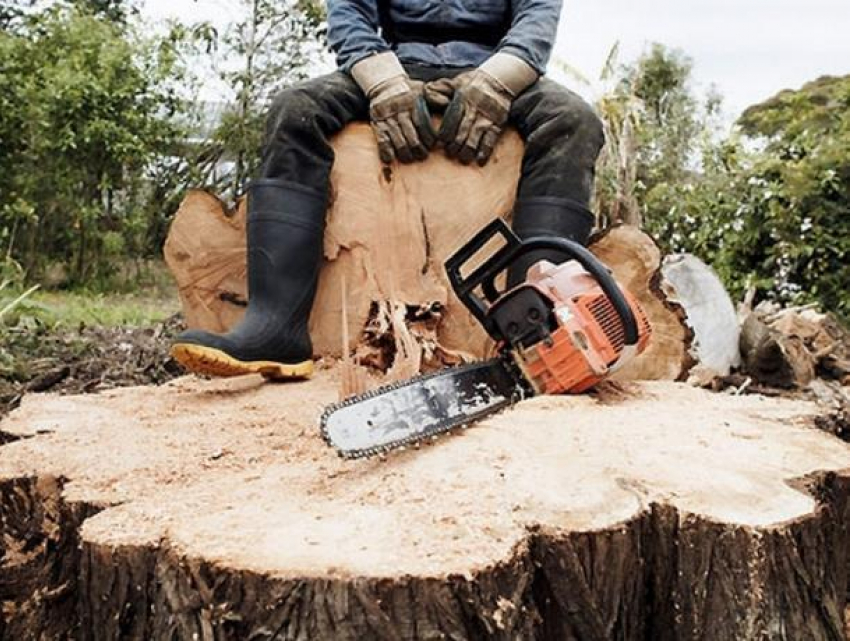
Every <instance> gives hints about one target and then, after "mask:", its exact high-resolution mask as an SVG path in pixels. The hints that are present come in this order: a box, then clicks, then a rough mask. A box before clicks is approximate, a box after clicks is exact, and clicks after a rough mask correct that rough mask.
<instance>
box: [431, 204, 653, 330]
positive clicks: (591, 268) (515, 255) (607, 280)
mask: <svg viewBox="0 0 850 641" xmlns="http://www.w3.org/2000/svg"><path fill="white" fill-rule="evenodd" d="M497 235H500V236H502V238H503V239H504V241H505V244H504V245H503V246H502V247H500V248H499V249H498V250H497V251H496V252H495V253H494V254H493V255H492V256H490V257H489V258H488V259H487V260H486V261H484V263H483V264H482V265H480V266H479V267H478V268H476V269H475V270H474V271H473V272H472V273H471V274H470V275H469V276H468V277H466V278H464V277H463V275H462V274H461V269H462V268H463V266H464V265H465V264H466V263H467V262H469V260H470V259H471V258H472V257H473V256H475V255H476V254H477V253H478V252H479V251H480V250H481V249H482V248H483V247H484V245H486V244H487V243H488V242H489V241H490V240H491V239H492V238H494V237H495V236H497ZM540 249H549V250H555V251H558V252H561V253H563V254H565V255H566V256H567V257H568V258H570V259H573V260H576V261H578V263H579V264H580V265H581V266H582V267H584V269H585V270H587V272H588V273H589V274H590V275H591V276H592V277H593V279H594V280H596V282H597V283H599V286H600V287H601V288H602V291H603V292H604V293H605V295H606V296H607V297H608V299H609V300H610V301H611V304H612V305H613V306H614V310H615V311H616V312H617V315H618V316H619V318H620V322H622V324H623V332H624V338H625V344H626V345H627V346H628V345H636V344H637V342H638V327H637V320H636V319H635V315H634V312H632V308H631V306H630V305H629V303H628V301H627V300H626V297H625V295H624V294H623V291H622V290H621V289H620V286H619V285H618V284H617V281H616V280H614V277H613V276H612V275H611V272H610V271H609V270H608V268H607V267H606V266H605V265H604V264H602V263H601V262H600V261H599V259H598V258H596V256H594V255H593V254H591V253H590V252H589V251H588V250H587V249H586V248H585V247H583V246H582V245H580V244H579V243H577V242H575V241H572V240H567V239H565V238H556V237H547V236H538V237H534V238H528V239H526V240H520V239H519V237H518V236H517V235H516V234H515V233H514V232H513V231H511V229H510V228H509V227H508V225H507V223H505V221H503V220H502V219H501V218H497V219H496V220H494V221H493V222H491V223H490V224H489V225H487V226H486V227H485V228H484V229H482V230H481V231H479V232H478V233H477V234H476V235H475V236H473V237H472V239H471V240H470V241H469V242H468V243H467V244H466V245H464V246H463V247H461V248H460V249H459V250H458V251H457V252H455V254H454V255H452V256H451V257H450V258H449V259H448V260H447V261H446V271H447V272H448V276H449V281H450V282H451V284H452V289H454V291H455V294H457V296H458V298H460V300H461V301H462V302H463V304H464V305H466V307H467V308H468V309H469V311H471V312H472V314H473V315H474V316H475V318H477V319H478V321H479V322H480V323H481V324H482V325H483V326H484V329H486V330H487V333H488V334H490V335H491V336H493V337H494V338H497V339H498V338H500V337H498V336H494V331H495V329H496V328H495V326H494V325H493V323H492V321H491V319H490V318H489V317H488V312H489V310H490V307H491V306H492V305H493V303H495V302H496V300H498V299H499V298H500V297H501V296H502V295H503V294H505V293H506V292H505V291H499V290H498V289H497V288H496V283H495V281H496V278H497V277H498V276H499V274H501V273H502V272H504V271H506V270H507V269H508V268H509V267H510V266H511V265H513V264H514V263H515V262H516V261H517V260H518V259H519V258H520V257H522V256H525V255H526V254H528V253H529V252H532V251H536V250H540ZM479 286H481V291H482V293H483V294H484V297H483V298H482V297H481V296H479V295H478V294H476V293H475V289H476V288H478V287H479Z"/></svg>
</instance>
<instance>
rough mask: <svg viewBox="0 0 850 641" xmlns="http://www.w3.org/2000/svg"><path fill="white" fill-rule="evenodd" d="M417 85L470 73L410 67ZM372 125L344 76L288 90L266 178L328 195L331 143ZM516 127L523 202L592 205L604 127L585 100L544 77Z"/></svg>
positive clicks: (513, 118)
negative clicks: (361, 124)
mask: <svg viewBox="0 0 850 641" xmlns="http://www.w3.org/2000/svg"><path fill="white" fill-rule="evenodd" d="M406 69H407V71H408V73H409V75H410V77H411V78H414V79H416V80H424V81H428V80H433V79H436V78H447V77H453V76H455V75H457V74H458V73H461V72H462V71H464V69H456V68H445V69H441V68H435V67H419V66H412V65H408V66H406ZM368 119H369V101H368V99H367V98H366V96H365V95H364V94H363V92H362V91H361V90H360V88H359V87H358V86H357V84H356V83H355V82H354V81H353V80H352V79H351V77H350V76H349V75H348V74H346V73H343V72H341V71H337V72H334V73H331V74H329V75H326V76H322V77H320V78H315V79H313V80H308V81H307V82H303V83H300V84H298V85H295V86H293V87H290V88H288V89H285V90H283V91H282V92H281V93H280V94H279V95H278V96H277V97H276V98H275V100H274V102H273V104H272V108H271V110H270V113H269V118H268V125H267V130H266V142H265V148H264V151H263V161H262V165H261V168H260V176H259V177H260V178H277V179H281V180H286V181H291V182H295V183H298V184H301V185H305V186H309V187H312V188H314V189H321V190H326V189H327V188H328V181H329V177H330V172H331V166H332V165H333V161H334V152H333V149H332V148H331V145H330V142H329V139H330V138H331V136H333V135H334V134H336V133H338V132H339V131H341V130H342V129H343V128H344V127H345V126H346V125H347V124H348V123H350V122H353V121H357V120H361V121H366V120H368ZM509 120H510V124H511V125H513V126H514V127H516V129H517V130H518V131H519V133H520V135H521V136H522V138H523V139H524V140H525V155H524V157H523V162H522V177H521V180H520V184H519V191H518V193H517V200H518V201H522V200H524V199H529V198H538V197H541V196H544V197H554V198H564V199H569V200H572V201H574V202H577V203H578V204H580V205H583V206H585V207H586V206H587V204H588V203H589V202H590V196H591V191H592V188H593V176H594V165H595V163H596V158H597V156H598V155H599V151H600V149H601V148H602V143H603V133H602V124H601V122H600V120H599V118H598V117H597V116H596V114H595V113H594V112H593V110H592V108H591V107H590V106H589V105H588V104H587V103H586V102H585V101H584V100H582V98H581V97H579V96H578V95H576V94H575V93H573V92H572V91H570V90H568V89H566V88H564V87H562V86H561V85H559V84H557V83H556V82H553V81H552V80H549V79H548V78H541V79H540V80H539V81H538V82H536V83H535V84H533V85H531V86H530V87H529V88H528V89H526V90H525V91H524V92H523V93H522V94H520V95H519V96H518V97H517V98H516V100H514V103H513V105H512V107H511V112H510V118H509Z"/></svg>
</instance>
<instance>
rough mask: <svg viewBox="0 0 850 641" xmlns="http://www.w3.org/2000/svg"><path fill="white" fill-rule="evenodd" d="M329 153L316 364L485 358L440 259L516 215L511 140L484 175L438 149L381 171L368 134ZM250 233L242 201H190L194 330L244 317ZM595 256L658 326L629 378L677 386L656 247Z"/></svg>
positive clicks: (631, 233)
mask: <svg viewBox="0 0 850 641" xmlns="http://www.w3.org/2000/svg"><path fill="white" fill-rule="evenodd" d="M334 147H335V150H336V163H335V166H334V170H333V174H332V180H331V182H332V204H331V207H330V209H329V211H328V215H327V232H326V234H325V248H324V250H325V259H326V262H325V265H324V267H323V269H322V273H321V279H320V284H319V292H318V295H317V297H316V303H315V305H314V307H313V315H312V317H311V333H312V336H313V343H314V347H315V351H316V354H317V355H319V356H333V357H338V356H341V355H346V356H347V355H348V353H349V352H351V351H354V352H355V360H357V361H359V362H361V363H362V364H364V365H368V366H371V368H372V369H373V370H378V371H381V372H384V373H386V372H387V370H390V369H391V368H392V371H391V372H390V375H389V378H403V377H406V376H409V375H411V374H413V373H416V372H419V371H421V370H423V369H428V368H434V367H439V366H442V365H445V364H451V363H456V362H458V361H460V360H468V359H471V358H477V357H481V356H482V355H483V354H484V353H485V352H486V351H487V350H488V340H487V337H486V334H485V333H484V331H483V330H482V328H481V327H480V326H479V324H478V323H477V322H475V321H474V319H473V318H472V316H471V315H470V314H469V313H468V312H467V311H466V309H465V308H464V307H463V306H462V304H461V303H460V302H458V300H457V299H456V298H455V297H454V295H453V294H452V293H451V287H450V286H449V283H448V280H447V278H446V275H445V271H444V269H443V263H444V261H445V259H446V258H447V257H448V256H449V255H451V254H452V253H454V251H455V250H456V249H457V248H458V247H459V246H460V245H461V244H463V243H464V242H466V241H467V240H468V239H469V238H471V237H472V236H473V235H474V233H475V232H476V231H478V230H479V229H481V228H482V227H483V226H484V225H485V224H486V223H488V222H490V221H491V220H492V219H493V218H494V217H497V216H501V217H503V218H507V219H509V218H510V212H511V209H512V206H513V202H514V197H515V191H516V185H517V181H518V178H519V171H520V164H521V158H522V150H523V147H522V142H521V140H520V139H519V136H518V135H517V134H516V133H515V132H509V133H508V134H507V135H506V136H505V137H504V138H503V140H502V141H501V142H500V144H499V145H498V147H497V148H496V151H495V153H494V156H493V158H492V160H491V162H490V163H489V164H488V165H487V166H486V167H485V168H483V169H482V168H479V167H475V166H471V167H464V166H462V165H460V164H458V163H456V162H453V161H451V160H449V159H447V158H446V157H445V156H443V155H442V153H440V152H439V151H436V152H434V153H433V154H432V156H431V157H430V158H429V159H428V161H427V162H425V163H419V164H414V165H396V166H393V167H392V168H387V167H383V166H382V165H381V164H380V162H379V160H378V155H377V150H376V146H375V142H374V138H373V136H372V133H371V131H370V130H369V127H368V126H367V125H362V124H361V125H353V126H351V127H349V128H348V129H346V130H345V131H344V132H343V133H342V134H341V135H340V136H339V137H338V138H337V139H336V140H335V142H334ZM244 227H245V212H244V206H243V204H240V205H239V206H238V207H237V208H236V209H235V210H233V211H230V210H228V209H227V208H226V207H225V206H224V204H223V203H222V202H221V201H219V200H218V199H217V198H215V197H214V196H211V195H209V194H206V193H204V192H192V193H190V194H189V196H188V197H187V198H186V200H185V201H184V203H183V205H182V207H181V208H180V211H179V212H178V213H177V216H176V218H175V220H174V223H173V224H172V227H171V230H170V233H169V236H168V240H167V242H166V245H165V257H166V260H167V262H168V264H169V267H170V268H171V271H172V272H173V274H174V275H175V278H176V280H177V283H178V287H179V291H180V296H181V299H182V302H183V311H184V316H185V318H186V321H187V323H188V325H189V326H191V327H200V328H203V329H208V330H211V331H224V330H226V329H227V328H229V327H231V326H232V325H233V324H234V323H235V322H236V321H238V319H239V318H241V315H242V314H243V313H244V306H245V301H246V296H247V292H246V284H245V232H244ZM597 250H598V251H599V252H600V253H601V255H602V257H603V258H604V259H605V261H606V262H607V263H608V264H609V265H610V266H611V267H612V269H613V270H614V272H615V273H616V274H617V275H618V276H621V277H622V278H624V282H625V284H626V285H627V286H629V287H632V288H633V290H634V292H635V294H636V295H637V296H638V298H639V299H640V300H641V302H642V303H643V304H644V307H645V308H646V309H647V311H648V313H649V315H650V319H651V321H652V323H653V326H654V327H655V329H656V338H655V339H654V340H653V342H652V344H651V346H650V348H649V352H648V353H647V354H645V355H644V356H643V357H642V358H641V359H640V360H639V361H638V363H636V364H635V365H633V366H632V368H631V369H630V372H631V375H630V377H632V378H634V377H640V378H656V379H657V378H668V379H676V378H680V377H682V376H683V375H684V374H685V372H686V370H687V369H688V367H689V365H690V360H689V357H688V349H689V345H690V332H689V330H688V329H687V328H686V326H685V324H684V323H683V322H682V321H683V316H682V313H681V309H680V308H679V306H678V305H676V304H674V303H672V302H670V301H669V300H668V299H667V296H666V294H665V292H664V291H663V289H662V287H661V286H660V278H661V274H660V260H661V256H660V253H659V252H658V249H657V248H656V247H655V244H654V243H653V242H652V240H651V239H650V238H649V237H648V236H646V235H645V234H642V233H641V232H639V231H638V230H636V229H634V228H622V229H618V230H614V231H613V232H610V233H606V234H605V235H604V237H602V238H601V239H600V240H599V243H598V244H597ZM343 307H344V308H345V311H346V318H345V319H343V314H342V310H343ZM343 324H345V327H343ZM345 337H348V340H345Z"/></svg>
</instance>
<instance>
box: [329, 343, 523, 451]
mask: <svg viewBox="0 0 850 641" xmlns="http://www.w3.org/2000/svg"><path fill="white" fill-rule="evenodd" d="M532 395H533V394H532V392H531V390H530V388H529V387H528V386H527V385H526V384H525V383H524V379H523V377H522V376H520V375H518V372H517V371H516V366H515V365H514V364H513V363H512V362H511V360H509V359H508V358H506V357H499V358H494V359H491V360H488V361H483V362H477V363H471V364H469V365H462V366H460V367H455V368H452V369H448V370H440V371H437V372H434V373H431V374H425V375H422V376H418V377H415V378H412V379H409V380H405V381H402V382H399V383H393V384H390V385H385V386H383V387H380V388H378V389H375V390H373V391H370V392H366V393H365V394H362V395H359V396H354V397H352V398H348V399H346V400H344V401H341V402H340V403H336V404H335V405H331V406H329V407H328V408H327V409H326V410H325V411H324V413H323V414H322V417H321V421H320V427H321V431H322V436H323V437H324V439H325V441H326V442H327V443H328V445H331V446H332V447H334V448H335V449H336V450H337V452H338V453H339V455H340V456H342V457H343V458H347V459H358V458H365V457H370V456H375V455H378V454H382V453H384V452H388V451H390V450H393V449H397V448H400V447H404V446H406V445H414V444H416V443H420V442H422V441H425V440H427V439H429V438H432V437H435V436H437V435H438V434H442V433H445V432H448V431H450V430H452V429H454V428H456V427H460V426H464V425H467V424H469V423H474V422H475V421H478V420H480V419H482V418H484V417H485V416H489V415H490V414H493V413H495V412H498V411H500V410H502V409H504V408H506V407H509V406H510V405H513V404H514V403H517V402H518V401H520V400H522V399H524V398H528V397H530V396H532Z"/></svg>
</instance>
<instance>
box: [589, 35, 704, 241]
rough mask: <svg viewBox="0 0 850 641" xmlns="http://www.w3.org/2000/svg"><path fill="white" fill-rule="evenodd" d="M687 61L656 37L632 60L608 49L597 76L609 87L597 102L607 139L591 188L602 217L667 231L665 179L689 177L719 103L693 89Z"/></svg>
mask: <svg viewBox="0 0 850 641" xmlns="http://www.w3.org/2000/svg"><path fill="white" fill-rule="evenodd" d="M692 69H693V63H692V61H691V60H690V58H688V57H687V56H686V55H685V54H684V53H683V52H681V51H679V50H675V49H668V48H666V47H664V46H663V45H660V44H657V43H656V44H653V45H652V46H651V47H650V49H649V50H648V51H647V52H646V53H644V54H643V55H642V56H640V57H639V58H638V60H637V61H636V62H635V63H633V64H630V65H619V64H618V63H617V52H616V49H615V50H614V51H612V54H611V56H610V57H609V61H608V63H607V64H606V67H605V70H604V71H603V80H608V81H613V87H612V89H611V90H610V91H608V92H607V93H605V94H604V95H603V96H602V97H601V98H600V100H599V101H598V105H597V106H598V109H599V112H600V114H601V115H602V118H603V122H604V123H605V130H606V140H607V145H606V148H605V150H604V152H603V155H602V159H601V162H600V171H599V181H598V193H597V201H598V204H597V208H598V211H599V212H600V216H601V218H602V223H603V224H604V225H610V224H617V223H622V222H625V223H628V224H633V225H637V226H646V227H647V228H648V229H650V230H651V231H653V232H656V233H658V235H666V234H665V233H664V231H665V230H664V229H663V228H664V227H666V226H668V225H669V224H670V221H671V217H670V214H671V211H670V209H671V206H672V205H673V204H674V203H673V202H671V194H670V190H671V187H672V188H675V187H678V186H680V185H683V184H686V183H687V182H689V181H690V179H691V177H692V175H693V173H694V170H695V169H696V168H697V167H698V165H699V160H700V155H701V153H702V149H703V146H704V144H705V143H706V141H707V139H709V138H710V137H711V133H712V130H713V127H714V120H715V118H716V116H717V113H718V112H719V107H720V101H719V98H718V97H717V96H715V95H714V94H709V95H708V96H707V97H706V98H705V99H702V98H700V97H698V96H697V95H696V93H695V92H694V90H693V88H692V86H691V75H692ZM672 200H673V201H675V200H676V198H675V197H673V198H672ZM674 217H675V213H674ZM666 231H669V230H666Z"/></svg>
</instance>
